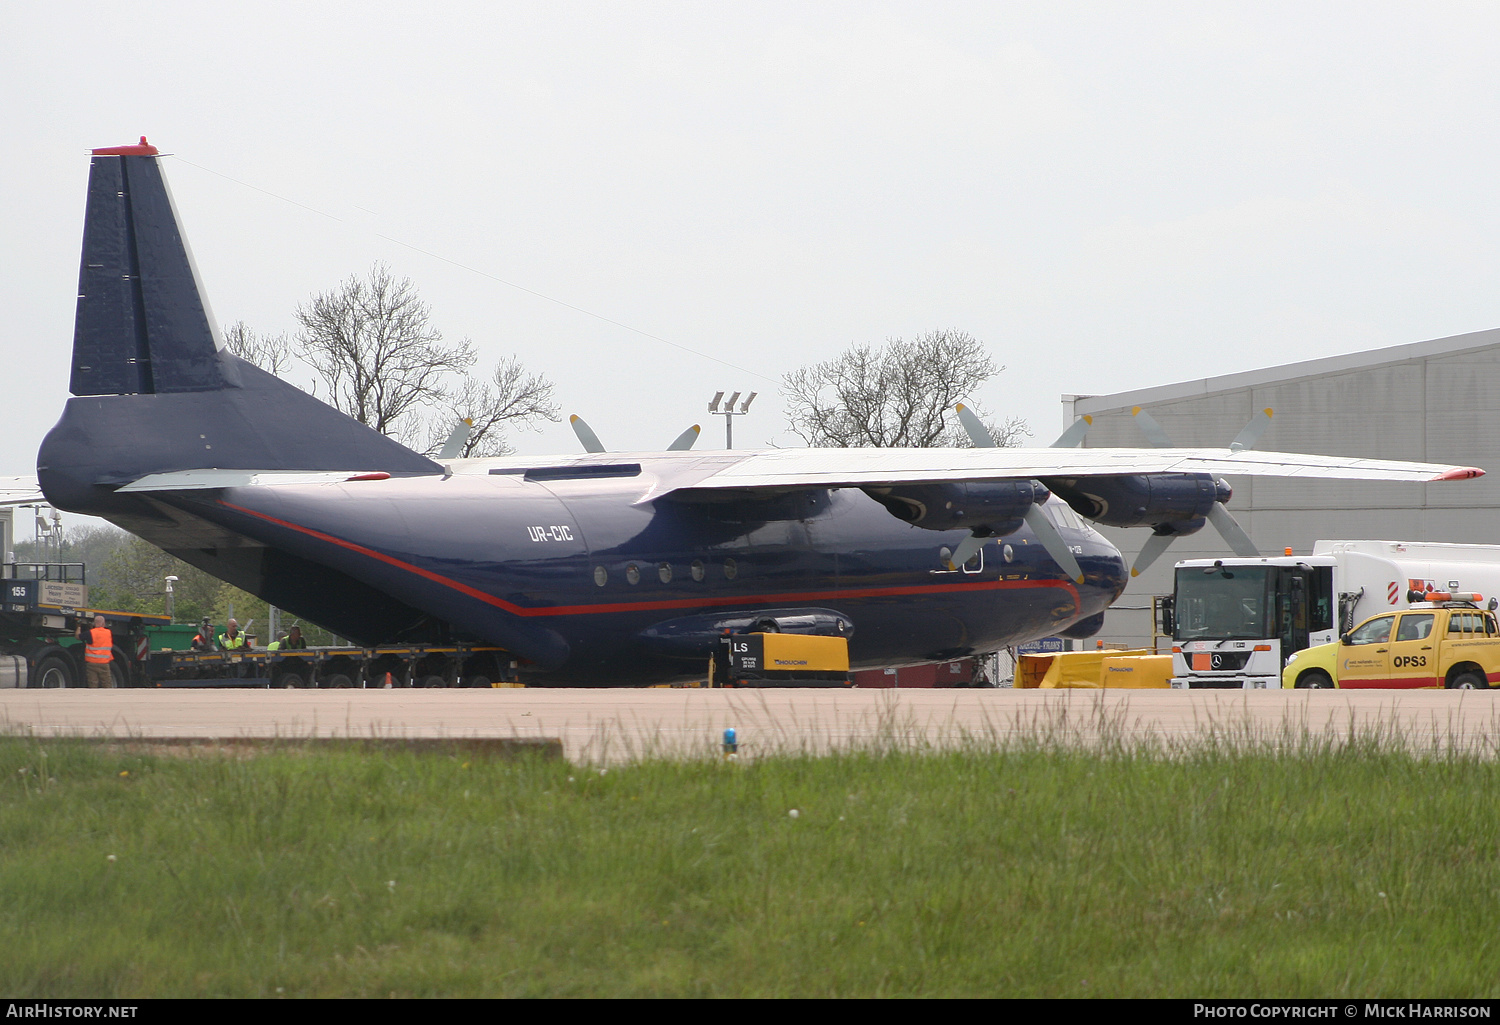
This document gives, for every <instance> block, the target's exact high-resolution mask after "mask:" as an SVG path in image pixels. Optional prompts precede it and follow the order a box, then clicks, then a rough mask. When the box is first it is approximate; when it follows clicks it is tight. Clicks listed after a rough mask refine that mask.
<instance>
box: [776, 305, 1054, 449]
mask: <svg viewBox="0 0 1500 1025" xmlns="http://www.w3.org/2000/svg"><path fill="white" fill-rule="evenodd" d="M1004 369H1005V368H1004V367H1002V366H997V365H996V364H995V361H994V360H993V359H992V358H991V357H990V355H989V353H988V352H986V351H985V349H984V346H983V345H982V344H981V343H980V342H979V340H978V339H976V338H975V337H974V336H973V335H970V334H968V333H967V332H965V331H953V330H949V331H929V332H927V333H926V334H921V335H918V336H917V337H916V338H914V339H912V340H911V341H909V342H908V341H903V340H902V339H900V338H892V339H889V340H887V341H886V344H885V345H884V346H882V347H879V348H877V347H875V346H872V345H855V346H852V347H850V348H849V349H846V350H845V351H844V352H843V353H842V354H840V355H838V356H835V357H834V358H833V359H831V360H827V361H825V362H823V363H815V364H813V365H812V366H810V367H803V368H802V369H801V370H797V371H793V372H792V373H790V374H787V375H786V376H785V377H784V378H783V379H782V391H783V393H784V394H785V395H786V399H787V415H788V417H789V419H790V421H791V429H792V433H793V434H795V435H797V437H799V438H801V439H802V440H803V441H805V442H806V443H807V444H808V445H810V446H813V447H815V448H866V447H880V448H932V447H955V448H967V447H969V446H970V445H972V442H971V441H970V440H969V436H968V435H967V434H966V433H965V432H964V429H963V427H962V426H961V425H960V424H959V423H958V418H957V416H956V414H955V413H954V406H956V405H957V404H958V403H959V402H961V401H963V400H965V399H966V398H967V397H968V396H969V395H970V394H972V393H973V392H974V391H975V390H977V389H978V388H979V387H980V386H981V385H983V384H984V382H985V381H987V380H989V379H990V378H991V377H994V376H995V375H996V374H998V373H1000V372H1001V371H1003V370H1004ZM967 405H969V406H970V407H971V408H974V410H975V412H976V413H977V414H978V415H979V417H980V419H981V420H985V425H986V426H987V427H988V428H989V431H990V435H991V436H992V437H993V438H994V439H995V443H996V444H998V445H1007V446H1012V445H1019V444H1020V443H1021V439H1022V438H1024V437H1026V436H1029V435H1030V433H1031V432H1030V430H1028V429H1027V427H1026V422H1025V421H1024V420H1021V419H1019V418H1017V417H1011V418H1009V419H1007V420H1004V421H1000V422H998V423H997V422H995V421H994V420H986V418H985V416H984V413H983V412H982V411H980V410H979V409H978V408H977V407H975V406H974V404H973V403H972V402H970V403H967Z"/></svg>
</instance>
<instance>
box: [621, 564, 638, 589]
mask: <svg viewBox="0 0 1500 1025" xmlns="http://www.w3.org/2000/svg"><path fill="white" fill-rule="evenodd" d="M625 579H626V580H628V581H630V582H631V583H632V584H639V583H640V582H641V568H640V567H639V566H637V565H636V564H635V563H633V562H632V563H631V564H630V565H629V566H626V567H625Z"/></svg>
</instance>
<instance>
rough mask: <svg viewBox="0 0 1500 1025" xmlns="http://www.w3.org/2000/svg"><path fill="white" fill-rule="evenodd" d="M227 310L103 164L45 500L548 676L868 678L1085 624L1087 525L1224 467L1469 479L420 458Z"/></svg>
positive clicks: (178, 244)
mask: <svg viewBox="0 0 1500 1025" xmlns="http://www.w3.org/2000/svg"><path fill="white" fill-rule="evenodd" d="M216 323H217V322H216V321H215V319H214V317H213V316H212V314H211V312H210V311H209V308H208V303H207V300H206V299H205V296H204V292H203V290H202V287H201V285H200V282H199V280H198V275H197V271H196V269H195V267H194V265H193V261H192V258H191V255H190V253H189V251H188V248H187V245H186V242H185V241H184V239H183V236H182V233H181V230H180V229H179V226H178V218H177V214H176V211H175V209H174V207H173V204H172V200H171V197H170V194H169V192H168V190H167V186H166V181H165V179H164V177H163V175H162V170H161V167H160V163H159V158H158V154H157V150H156V149H155V148H154V147H152V146H150V145H148V144H147V143H146V141H145V139H142V140H141V143H140V145H136V146H122V147H114V148H110V149H102V150H96V151H95V152H94V155H93V159H92V167H91V171H90V176H89V189H88V204H87V212H86V215H85V221H84V238H83V259H82V267H81V269H80V273H79V286H78V308H77V319H76V324H75V332H74V338H73V366H72V378H71V385H70V390H71V392H72V395H73V397H72V398H70V399H69V400H68V402H67V406H66V408H65V409H64V411H63V414H62V418H61V419H60V420H59V421H58V423H57V425H56V426H55V427H53V428H52V430H51V432H50V433H49V434H48V435H47V437H46V440H45V441H44V442H43V444H42V447H41V451H40V452H39V453H38V456H37V472H38V478H39V481H40V484H41V487H42V490H43V491H44V493H45V494H46V496H47V499H48V500H49V501H50V502H52V503H53V504H54V505H55V506H57V507H58V508H61V509H66V510H70V511H73V512H79V513H87V514H90V515H95V516H102V517H104V518H105V519H108V520H110V521H111V522H113V523H116V524H118V525H119V526H121V527H123V528H125V529H126V530H129V531H131V532H132V533H135V534H138V535H139V536H141V537H143V538H145V539H146V540H147V541H150V542H151V543H152V544H155V545H157V546H158V547H160V548H163V549H165V550H166V551H168V552H170V553H172V554H173V555H176V556H178V557H179V558H181V559H183V560H185V561H187V562H189V563H191V564H193V565H195V566H198V567H201V568H202V569H204V570H207V571H208V572H209V573H212V574H213V575H215V576H217V577H220V578H222V579H224V580H227V581H229V582H231V583H233V584H235V585H236V586H238V587H241V588H243V589H244V590H246V591H249V592H251V593H252V594H255V595H258V596H259V597H261V598H264V599H265V600H267V601H269V602H271V603H272V604H274V605H277V606H279V607H281V608H284V609H287V610H289V611H291V612H293V613H295V614H296V615H298V616H302V617H305V618H307V619H309V620H312V621H314V622H317V623H321V624H323V625H325V626H327V627H329V628H330V629H332V630H334V631H336V632H337V633H339V634H341V635H343V636H346V637H349V638H352V639H354V640H356V641H359V642H361V643H365V644H379V643H392V642H400V641H412V642H417V641H428V642H440V641H465V640H466V641H472V642H480V643H487V644H492V645H499V646H502V647H504V648H505V649H507V650H508V651H510V652H511V653H513V655H514V657H515V659H516V660H517V661H518V663H519V664H520V667H521V672H522V675H523V678H525V679H529V680H531V681H533V682H538V683H556V684H572V685H593V686H600V685H609V684H639V683H645V682H651V683H656V682H667V681H673V680H687V679H693V678H701V677H702V675H703V672H704V668H705V665H706V661H707V659H708V658H709V657H710V655H711V654H712V653H713V652H714V651H715V650H716V647H717V645H718V643H719V640H720V638H721V637H723V636H724V634H725V633H726V632H731V633H732V632H743V631H753V630H782V631H788V632H801V633H813V634H822V635H833V636H843V637H846V638H848V641H849V654H850V660H851V663H852V665H853V666H854V667H856V668H867V667H878V666H894V665H902V664H911V663H917V662H924V661H932V660H939V659H947V658H953V657H957V656H962V655H969V654H975V653H984V652H990V651H995V650H997V649H999V648H1001V647H1004V646H1006V645H1011V644H1016V643H1020V642H1024V641H1028V640H1032V639H1035V638H1038V637H1042V636H1046V635H1053V634H1062V635H1064V636H1070V637H1086V636H1089V635H1091V634H1093V633H1094V632H1096V631H1097V630H1098V629H1099V627H1100V624H1101V622H1102V619H1103V615H1104V611H1105V609H1107V608H1108V607H1109V605H1110V603H1111V602H1112V601H1114V600H1115V599H1116V598H1117V597H1119V595H1120V592H1121V591H1122V590H1123V589H1124V587H1125V584H1126V581H1127V579H1128V576H1127V569H1126V566H1125V564H1124V562H1123V560H1122V559H1121V557H1120V553H1119V552H1118V551H1117V550H1116V549H1115V547H1114V546H1113V545H1111V544H1110V543H1109V542H1108V541H1107V540H1105V538H1104V537H1103V536H1101V535H1100V534H1099V533H1098V531H1096V530H1095V529H1094V528H1093V527H1092V526H1091V525H1090V523H1089V522H1086V520H1092V521H1094V522H1099V523H1104V524H1109V525H1114V526H1143V527H1147V528H1149V529H1151V530H1152V531H1153V533H1154V535H1155V536H1156V537H1157V538H1160V539H1162V541H1163V542H1164V541H1165V540H1166V539H1170V538H1171V537H1172V536H1175V535H1179V534H1184V533H1191V532H1192V531H1195V530H1197V529H1199V528H1201V527H1202V526H1203V525H1204V524H1205V522H1207V521H1209V520H1213V521H1214V522H1215V524H1216V525H1221V524H1222V523H1223V521H1226V520H1228V516H1227V513H1226V512H1225V511H1224V508H1223V503H1225V502H1226V501H1227V500H1228V499H1229V497H1230V495H1229V488H1228V486H1227V485H1225V484H1224V483H1223V481H1221V480H1219V479H1218V478H1217V477H1216V475H1217V474H1221V473H1251V474H1255V473H1262V474H1274V475H1284V476H1299V475H1300V476H1326V477H1344V478H1351V479H1376V480H1405V481H1430V480H1435V479H1457V478H1462V477H1472V476H1478V475H1479V474H1480V473H1482V472H1483V471H1480V470H1476V469H1472V468H1464V467H1452V466H1438V465H1431V464H1422V463H1395V462H1384V461H1374V460H1355V459H1343V458H1332V457H1325V456H1309V455H1287V454H1277V453H1254V452H1250V451H1247V450H1242V449H1209V450H1188V449H1170V448H1161V449H1154V450H1153V449H1144V450H1136V449H1079V448H1059V447H1054V448H1045V449H1008V448H993V447H975V448H972V449H801V450H777V451H772V452H731V451H724V452H689V451H670V452H660V453H650V454H620V453H600V452H592V453H587V454H582V455H576V456H564V457H560V458H553V459H544V458H525V457H507V458H504V459H485V460H452V461H435V460H433V459H429V458H427V457H426V456H423V455H421V454H419V453H417V452H414V451H411V450H410V449H407V448H405V447H403V446H402V445H400V444H398V443H397V442H395V441H393V440H391V439H390V438H387V437H385V436H383V435H381V434H378V433H376V432H375V431H373V430H371V429H369V428H367V427H365V426H364V425H362V424H360V423H358V422H357V421H355V420H353V419H351V418H350V417H348V416H345V415H344V414H342V413H340V412H338V411H337V410H335V409H332V408H331V407H329V406H327V405H325V404H324V403H322V402H320V401H318V400H317V399H315V398H313V397H312V396H310V395H308V394H306V393H305V392H303V391H301V390H299V389H297V388H295V387H293V386H292V385H289V384H286V383H284V382H282V381H280V380H278V379H277V378H275V377H273V376H271V375H269V374H267V373H264V372H263V371H261V370H259V369H257V368H256V367H255V366H253V365H251V364H249V363H247V362H245V361H243V360H240V359H238V358H236V357H235V356H233V355H231V354H230V353H229V352H228V351H227V350H225V349H224V347H223V346H222V344H220V341H219V338H218V336H217V328H216ZM976 440H979V439H976ZM1228 522H1229V523H1231V524H1232V520H1228ZM1233 529H1234V530H1237V528H1233ZM1226 536H1228V537H1231V538H1234V537H1236V536H1238V537H1239V538H1241V540H1242V542H1243V541H1244V539H1243V532H1242V531H1241V532H1238V534H1237V535H1236V534H1233V533H1230V534H1226ZM1159 548H1160V544H1157V545H1156V546H1155V550H1159Z"/></svg>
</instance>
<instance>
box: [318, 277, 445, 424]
mask: <svg viewBox="0 0 1500 1025" xmlns="http://www.w3.org/2000/svg"><path fill="white" fill-rule="evenodd" d="M430 315H431V310H430V309H429V307H428V306H427V304H426V303H424V302H423V301H422V300H421V299H420V298H419V297H418V296H417V290H416V286H415V285H413V284H412V281H411V279H410V278H402V279H400V280H399V281H398V280H396V279H395V278H394V277H392V276H391V273H390V271H389V269H387V268H386V267H385V265H383V264H376V265H375V266H374V267H372V268H371V269H370V271H369V273H368V274H367V275H366V276H365V277H363V278H361V277H350V278H349V279H348V280H347V281H345V282H344V283H343V284H342V285H340V286H339V287H338V288H336V289H334V290H332V291H329V292H323V293H321V294H319V295H315V296H313V297H312V298H311V299H310V300H308V301H307V302H305V303H302V304H301V305H299V306H298V307H297V320H298V322H299V323H301V325H302V330H301V332H300V333H299V334H298V335H297V355H298V356H299V357H300V358H301V359H302V360H304V361H305V362H306V363H307V364H308V365H309V366H310V367H312V368H313V370H314V371H315V372H316V373H317V375H318V377H319V378H320V379H321V380H322V381H323V384H324V385H325V386H326V387H327V389H328V401H329V402H330V403H331V404H332V405H334V406H336V407H337V408H338V409H341V410H343V411H344V412H345V413H348V414H349V415H350V416H352V417H354V418H355V419H356V420H358V421H359V422H360V423H363V424H367V425H368V426H370V427H373V428H374V429H375V430H377V431H380V432H381V433H382V434H388V435H394V436H404V437H411V436H413V435H415V434H416V433H418V432H419V431H420V426H419V424H418V422H417V421H418V419H419V413H420V412H421V410H422V409H423V408H424V407H430V406H433V405H438V404H441V403H442V402H443V401H444V400H445V399H446V398H447V392H446V391H445V388H444V384H445V381H446V378H447V377H448V376H449V375H451V374H462V373H464V372H465V371H467V370H468V369H469V367H471V366H473V364H474V361H475V355H474V348H473V345H472V344H471V343H470V342H469V341H468V339H465V340H464V341H462V342H460V343H459V344H458V345H455V346H446V345H444V344H443V335H442V332H440V331H439V330H438V329H437V328H435V327H433V326H432V324H431V322H430Z"/></svg>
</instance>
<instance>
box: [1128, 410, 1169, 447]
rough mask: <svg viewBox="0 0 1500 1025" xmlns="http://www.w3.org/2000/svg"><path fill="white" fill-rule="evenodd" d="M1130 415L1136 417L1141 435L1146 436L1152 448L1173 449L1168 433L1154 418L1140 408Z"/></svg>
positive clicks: (1132, 411)
mask: <svg viewBox="0 0 1500 1025" xmlns="http://www.w3.org/2000/svg"><path fill="white" fill-rule="evenodd" d="M1130 415H1131V416H1133V417H1135V422H1136V425H1137V426H1139V427H1140V429H1141V433H1142V434H1144V435H1145V436H1146V441H1147V442H1148V443H1149V444H1150V445H1151V447H1152V448H1171V447H1172V439H1171V438H1169V437H1167V432H1166V431H1164V430H1162V429H1161V424H1159V423H1157V422H1156V418H1155V417H1154V416H1152V415H1151V414H1150V413H1148V412H1146V411H1145V410H1144V409H1142V408H1141V407H1140V406H1136V407H1135V408H1134V409H1132V410H1131V411H1130Z"/></svg>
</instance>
